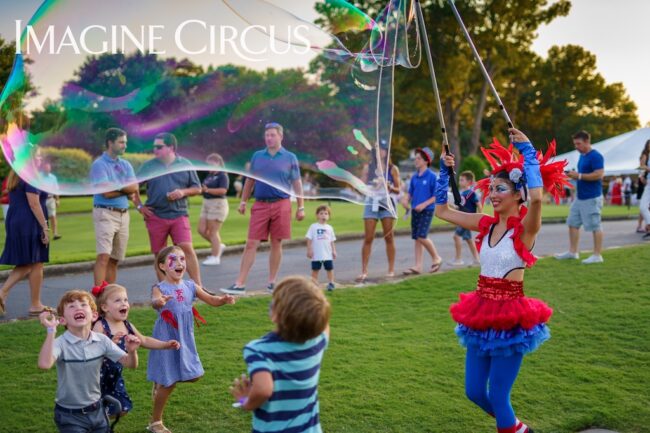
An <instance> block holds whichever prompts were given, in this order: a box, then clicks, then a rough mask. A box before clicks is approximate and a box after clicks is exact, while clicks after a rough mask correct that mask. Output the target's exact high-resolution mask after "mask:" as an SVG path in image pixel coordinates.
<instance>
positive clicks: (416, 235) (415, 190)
mask: <svg viewBox="0 0 650 433" xmlns="http://www.w3.org/2000/svg"><path fill="white" fill-rule="evenodd" d="M432 161H433V151H432V150H431V149H429V148H428V147H425V148H422V149H420V148H418V149H416V150H415V160H414V163H415V170H416V172H415V173H414V174H413V177H411V183H410V184H409V190H408V195H407V196H406V199H405V201H406V202H409V203H410V206H411V210H412V212H411V238H412V239H413V240H414V241H415V265H414V266H412V267H411V268H409V269H407V270H406V271H404V272H403V274H404V275H414V274H420V273H421V272H422V265H423V264H422V262H423V256H424V250H427V252H428V253H429V255H430V256H431V268H430V270H429V272H437V271H438V269H440V265H441V263H442V258H441V257H440V255H438V251H437V250H436V247H435V245H434V244H433V241H432V240H431V239H429V228H430V227H431V221H432V220H433V213H434V211H435V207H436V205H435V202H436V185H437V182H438V177H437V176H436V174H435V173H434V172H432V171H431V170H430V169H429V166H430V165H431V162H432Z"/></svg>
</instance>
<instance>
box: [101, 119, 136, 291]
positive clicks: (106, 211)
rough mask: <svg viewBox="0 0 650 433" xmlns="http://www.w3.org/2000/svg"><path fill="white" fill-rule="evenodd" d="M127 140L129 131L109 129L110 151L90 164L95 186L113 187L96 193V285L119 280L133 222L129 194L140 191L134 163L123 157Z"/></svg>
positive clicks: (107, 132)
mask: <svg viewBox="0 0 650 433" xmlns="http://www.w3.org/2000/svg"><path fill="white" fill-rule="evenodd" d="M126 142H127V137H126V132H124V131H123V130H121V129H118V128H109V129H108V130H107V131H106V136H105V141H104V144H105V146H106V151H105V152H104V153H103V154H102V156H100V157H99V158H97V159H96V160H95V161H94V162H93V164H92V166H91V167H90V180H91V182H92V183H93V186H94V188H96V189H100V190H106V189H109V188H110V189H111V190H110V191H107V192H104V193H100V194H95V195H94V196H93V224H94V226H95V243H96V249H97V259H96V260H95V268H94V278H95V286H98V285H100V284H101V283H102V281H106V282H108V283H114V282H115V280H116V279H117V264H118V262H119V261H120V260H124V257H125V256H126V246H127V243H128V241H129V223H130V220H129V196H130V195H131V194H134V193H135V192H136V191H137V190H138V184H137V181H136V178H135V173H134V172H133V167H132V166H131V163H130V162H129V161H127V160H125V159H123V158H122V157H121V156H122V155H124V152H125V151H126ZM115 188H118V189H115Z"/></svg>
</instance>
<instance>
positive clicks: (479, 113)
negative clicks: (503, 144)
mask: <svg viewBox="0 0 650 433" xmlns="http://www.w3.org/2000/svg"><path fill="white" fill-rule="evenodd" d="M485 68H486V69H487V72H488V75H490V77H492V79H494V74H495V72H496V68H495V67H494V65H493V64H492V62H490V59H489V58H487V59H486V60H485ZM489 88H490V87H489V85H488V82H487V80H483V86H482V87H481V93H480V94H479V100H478V103H477V104H476V111H475V112H474V125H473V127H472V139H471V141H470V148H469V153H468V154H469V155H474V154H475V153H476V152H477V151H478V148H479V146H480V145H481V130H482V126H483V114H485V105H486V104H487V95H488V90H489Z"/></svg>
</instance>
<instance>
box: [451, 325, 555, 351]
mask: <svg viewBox="0 0 650 433" xmlns="http://www.w3.org/2000/svg"><path fill="white" fill-rule="evenodd" d="M456 335H458V339H459V341H460V344H461V345H462V346H464V347H468V346H471V347H472V348H475V349H477V351H478V354H479V356H510V355H513V354H514V353H522V354H526V353H530V352H533V351H535V350H536V349H537V348H538V347H539V346H540V345H541V344H542V343H543V342H545V341H546V340H548V339H549V338H551V332H550V330H549V328H548V326H546V324H545V323H540V324H539V325H536V326H534V327H533V328H531V329H523V328H521V327H516V328H513V329H509V330H505V331H497V330H494V329H486V330H484V331H477V330H475V329H472V328H468V327H467V326H465V325H461V324H458V325H457V326H456Z"/></svg>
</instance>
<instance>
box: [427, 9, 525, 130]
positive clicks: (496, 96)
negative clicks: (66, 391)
mask: <svg viewBox="0 0 650 433" xmlns="http://www.w3.org/2000/svg"><path fill="white" fill-rule="evenodd" d="M416 1H417V0H416ZM447 2H448V3H449V5H450V6H451V10H452V11H453V12H454V16H455V17H456V20H457V21H458V24H460V28H461V29H462V30H463V34H464V35H465V39H467V43H469V46H470V48H471V49H472V52H473V53H474V57H475V58H476V61H477V62H478V65H479V67H480V68H481V72H482V73H483V77H485V81H487V83H488V85H489V86H490V89H492V93H493V94H494V99H496V100H497V103H498V104H499V109H500V110H501V113H502V114H503V117H505V119H506V122H507V123H508V128H514V126H513V125H512V120H510V116H508V112H507V111H506V108H505V107H504V106H503V102H501V98H500V97H499V93H498V92H497V89H496V87H494V83H493V82H492V78H490V74H489V73H488V71H487V69H485V64H484V63H483V59H482V58H481V55H480V54H479V53H478V50H477V49H476V46H475V45H474V42H473V41H472V37H471V36H470V34H469V32H468V31H467V27H465V23H463V19H462V18H461V17H460V14H459V13H458V9H456V4H455V3H454V0H447Z"/></svg>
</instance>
